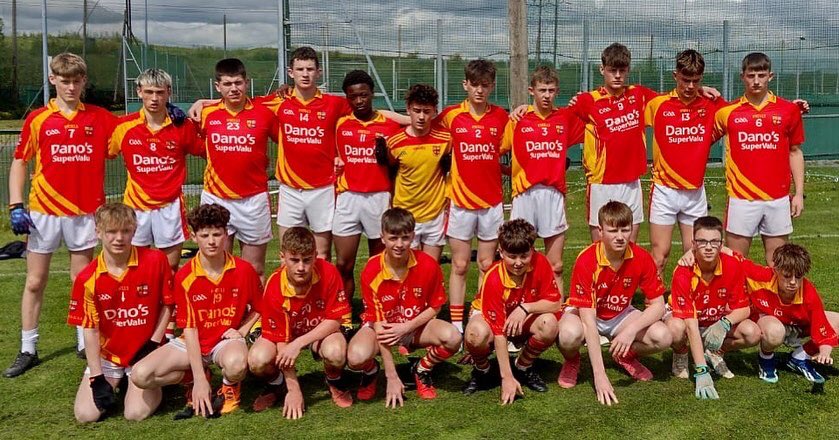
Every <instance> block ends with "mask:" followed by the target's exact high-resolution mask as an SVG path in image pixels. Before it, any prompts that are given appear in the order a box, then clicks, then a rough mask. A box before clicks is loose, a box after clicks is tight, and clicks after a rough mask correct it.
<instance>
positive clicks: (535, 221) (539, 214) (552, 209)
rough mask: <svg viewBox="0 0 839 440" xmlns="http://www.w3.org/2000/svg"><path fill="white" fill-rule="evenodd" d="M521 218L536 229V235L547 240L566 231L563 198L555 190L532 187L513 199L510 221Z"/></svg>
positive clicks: (566, 223) (543, 186) (546, 187)
mask: <svg viewBox="0 0 839 440" xmlns="http://www.w3.org/2000/svg"><path fill="white" fill-rule="evenodd" d="M517 218H522V219H525V220H527V222H528V223H530V224H532V225H533V226H534V227H535V228H536V234H537V235H538V236H540V237H542V238H549V237H553V236H555V235H559V234H562V233H563V232H565V231H567V230H568V221H567V220H566V218H565V196H564V195H563V194H562V192H560V191H559V190H558V189H556V188H551V187H548V186H545V185H534V186H532V187H530V188H529V189H528V190H527V191H525V192H523V193H521V194H519V195H517V196H515V197H513V209H512V211H510V220H513V219H517Z"/></svg>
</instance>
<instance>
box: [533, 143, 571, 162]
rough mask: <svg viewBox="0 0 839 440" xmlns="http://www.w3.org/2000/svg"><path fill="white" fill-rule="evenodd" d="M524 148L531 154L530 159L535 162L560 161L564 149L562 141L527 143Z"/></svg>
mask: <svg viewBox="0 0 839 440" xmlns="http://www.w3.org/2000/svg"><path fill="white" fill-rule="evenodd" d="M524 147H525V150H526V151H527V152H528V153H530V157H531V158H532V159H535V160H539V159H560V158H561V157H562V150H563V149H564V146H563V145H562V142H560V141H527V142H525V143H524Z"/></svg>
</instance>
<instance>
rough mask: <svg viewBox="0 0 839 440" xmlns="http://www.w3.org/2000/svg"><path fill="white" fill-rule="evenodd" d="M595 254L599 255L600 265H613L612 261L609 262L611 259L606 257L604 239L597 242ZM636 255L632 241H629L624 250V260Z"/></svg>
mask: <svg viewBox="0 0 839 440" xmlns="http://www.w3.org/2000/svg"><path fill="white" fill-rule="evenodd" d="M595 255H596V256H597V265H598V266H611V265H612V263H610V262H609V259H608V258H606V248H605V247H604V245H603V242H602V241H598V242H597V247H596V248H595ZM633 257H635V254H633V253H632V243H627V245H626V250H625V251H624V252H623V259H624V261H626V260H628V259H630V258H633Z"/></svg>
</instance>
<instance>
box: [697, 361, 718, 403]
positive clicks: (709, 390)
mask: <svg viewBox="0 0 839 440" xmlns="http://www.w3.org/2000/svg"><path fill="white" fill-rule="evenodd" d="M693 378H694V379H696V398H697V399H701V400H708V399H712V400H717V399H719V398H720V395H719V394H717V390H716V388H714V379H713V378H711V370H709V369H708V366H707V365H699V366H697V367H696V369H695V370H694V373H693Z"/></svg>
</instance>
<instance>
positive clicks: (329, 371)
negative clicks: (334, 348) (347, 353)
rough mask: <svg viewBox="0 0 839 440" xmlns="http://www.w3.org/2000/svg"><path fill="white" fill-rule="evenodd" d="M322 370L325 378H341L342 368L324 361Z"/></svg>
mask: <svg viewBox="0 0 839 440" xmlns="http://www.w3.org/2000/svg"><path fill="white" fill-rule="evenodd" d="M323 372H324V374H325V375H326V380H337V379H340V378H341V373H342V372H343V370H342V369H341V368H335V367H333V366H331V365H327V364H325V363H324V364H323Z"/></svg>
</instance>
